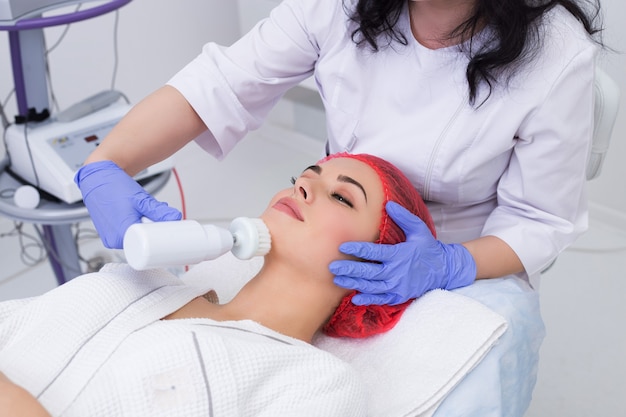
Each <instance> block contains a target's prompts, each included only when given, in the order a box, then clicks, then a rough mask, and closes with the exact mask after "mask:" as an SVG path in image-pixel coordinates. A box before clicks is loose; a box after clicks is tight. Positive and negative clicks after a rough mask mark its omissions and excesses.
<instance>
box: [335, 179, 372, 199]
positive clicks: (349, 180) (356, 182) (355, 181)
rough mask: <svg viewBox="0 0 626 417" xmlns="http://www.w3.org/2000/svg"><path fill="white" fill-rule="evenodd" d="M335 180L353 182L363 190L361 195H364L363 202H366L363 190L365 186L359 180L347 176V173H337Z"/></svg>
mask: <svg viewBox="0 0 626 417" xmlns="http://www.w3.org/2000/svg"><path fill="white" fill-rule="evenodd" d="M337 181H341V182H347V183H348V184H354V185H356V186H357V187H359V188H360V189H361V191H363V196H364V197H365V202H367V193H366V192H365V188H363V186H362V185H361V183H360V182H358V181H357V180H355V179H354V178H352V177H348V176H347V175H339V176H338V177H337Z"/></svg>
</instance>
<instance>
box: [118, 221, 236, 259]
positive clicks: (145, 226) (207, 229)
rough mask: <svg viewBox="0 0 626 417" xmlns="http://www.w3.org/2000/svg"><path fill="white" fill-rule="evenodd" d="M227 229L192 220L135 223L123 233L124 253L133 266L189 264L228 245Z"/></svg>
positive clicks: (222, 251)
mask: <svg viewBox="0 0 626 417" xmlns="http://www.w3.org/2000/svg"><path fill="white" fill-rule="evenodd" d="M233 244H234V239H233V235H232V234H231V232H230V231H228V230H227V229H223V228H221V227H217V226H214V225H211V224H207V225H202V224H200V223H198V222H197V221H195V220H180V221H169V222H153V223H136V224H133V225H132V226H130V227H129V228H128V230H127V231H126V234H125V235H124V255H125V256H126V261H127V262H128V264H129V265H130V266H131V267H133V268H134V269H136V270H143V269H150V268H160V267H168V266H178V265H192V264H197V263H199V262H202V261H206V260H211V259H215V258H218V257H220V256H222V255H224V254H225V253H226V252H228V251H229V250H231V249H232V247H233Z"/></svg>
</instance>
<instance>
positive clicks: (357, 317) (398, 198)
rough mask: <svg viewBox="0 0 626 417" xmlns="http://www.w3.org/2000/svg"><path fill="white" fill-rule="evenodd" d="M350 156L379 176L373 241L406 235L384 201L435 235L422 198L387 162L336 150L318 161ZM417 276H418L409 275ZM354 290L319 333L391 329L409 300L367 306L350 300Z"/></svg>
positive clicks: (335, 334)
mask: <svg viewBox="0 0 626 417" xmlns="http://www.w3.org/2000/svg"><path fill="white" fill-rule="evenodd" d="M335 158H352V159H356V160H359V161H361V162H364V163H366V164H367V165H369V166H370V167H372V169H374V171H376V173H377V174H378V177H379V178H380V180H381V182H382V186H383V194H384V202H383V207H382V219H381V222H380V227H379V238H378V240H377V241H376V242H375V243H381V244H396V243H400V242H404V241H405V240H406V236H405V235H404V232H403V231H402V229H401V228H400V227H399V226H398V225H397V224H396V223H395V222H394V221H393V220H391V218H390V217H389V215H388V214H387V211H386V210H385V205H386V204H387V202H388V201H395V202H396V203H398V204H400V205H402V206H404V207H405V208H406V209H407V210H409V211H410V212H411V213H413V214H415V215H416V216H418V217H419V218H421V219H422V220H423V221H424V223H425V224H426V225H427V226H428V228H429V229H430V231H431V233H432V234H433V236H436V232H435V225H434V223H433V220H432V218H431V216H430V213H429V212H428V208H427V207H426V204H425V203H424V200H423V199H422V197H421V196H420V194H419V193H418V192H417V190H416V189H415V187H414V186H413V184H411V181H409V179H408V178H407V177H406V176H405V175H404V174H403V173H402V171H400V170H399V169H398V168H397V167H395V166H394V165H393V164H391V163H390V162H387V161H386V160H384V159H381V158H379V157H376V156H373V155H369V154H349V153H344V152H342V153H336V154H332V155H329V156H327V157H326V158H323V159H322V160H320V161H319V162H318V164H323V163H324V162H326V161H328V160H329V159H335ZM412 278H413V279H419V278H418V277H412ZM355 294H356V291H353V292H352V293H350V294H348V295H347V296H346V297H344V298H343V299H342V300H341V303H340V304H339V306H338V307H337V309H336V310H335V312H334V314H333V315H332V316H331V318H330V319H329V320H328V322H327V323H326V325H325V326H324V327H323V329H322V330H323V332H324V333H326V334H327V335H329V336H333V337H352V338H361V337H368V336H373V335H376V334H380V333H384V332H386V331H387V330H389V329H391V328H393V327H394V326H395V325H396V323H397V322H398V320H400V317H401V316H402V313H404V311H405V310H406V308H407V307H408V306H409V304H410V303H411V302H412V301H413V300H409V301H406V302H405V303H402V304H398V305H369V306H358V305H355V304H353V303H352V297H353V296H354V295H355Z"/></svg>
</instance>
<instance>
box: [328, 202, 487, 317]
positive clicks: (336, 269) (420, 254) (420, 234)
mask: <svg viewBox="0 0 626 417" xmlns="http://www.w3.org/2000/svg"><path fill="white" fill-rule="evenodd" d="M386 210H387V213H388V214H389V216H390V217H391V218H392V219H393V220H394V221H395V222H396V223H397V224H398V226H400V227H401V228H402V230H403V231H404V234H405V235H406V241H405V242H401V243H398V244H396V245H380V244H375V243H369V242H346V243H343V244H342V245H341V246H340V248H339V250H340V251H341V252H343V253H345V254H347V255H354V256H356V257H358V258H361V259H365V260H369V261H375V262H377V263H374V262H361V261H348V260H340V261H333V262H331V264H330V267H329V269H330V271H331V272H332V273H333V274H335V284H337V285H338V286H340V287H344V288H348V289H353V290H357V291H358V292H359V293H358V294H356V295H355V296H354V297H353V298H352V302H353V303H354V304H357V305H368V304H400V303H403V302H405V301H407V300H409V299H412V298H417V297H419V296H421V295H422V294H424V293H425V292H426V291H429V290H432V289H435V288H443V289H448V290H449V289H453V288H459V287H464V286H466V285H470V284H471V283H472V282H474V280H475V279H476V263H475V262H474V258H473V257H472V255H471V254H470V253H469V251H468V250H467V249H465V247H464V246H463V245H460V244H456V243H454V244H445V243H442V242H440V241H438V240H436V239H435V238H434V237H433V235H432V233H431V232H430V230H429V229H428V226H426V224H425V223H424V222H423V221H422V219H420V218H419V217H417V216H415V215H413V213H411V212H410V211H408V210H407V209H405V208H404V207H402V206H401V205H399V204H397V203H394V202H392V201H390V202H388V203H387V206H386Z"/></svg>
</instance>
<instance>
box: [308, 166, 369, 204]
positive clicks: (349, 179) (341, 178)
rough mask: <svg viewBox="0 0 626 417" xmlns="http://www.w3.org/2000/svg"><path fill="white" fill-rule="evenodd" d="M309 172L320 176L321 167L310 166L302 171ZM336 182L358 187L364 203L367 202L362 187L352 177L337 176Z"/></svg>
mask: <svg viewBox="0 0 626 417" xmlns="http://www.w3.org/2000/svg"><path fill="white" fill-rule="evenodd" d="M308 170H311V171H313V172H315V173H316V174H317V175H320V174H321V173H322V167H321V166H319V165H311V166H308V167H306V168H305V169H304V171H302V172H305V171H308ZM337 181H341V182H346V183H348V184H353V185H356V186H357V187H359V188H360V189H361V191H363V196H364V197H365V202H367V193H366V192H365V188H363V186H362V185H361V183H360V182H358V181H357V180H355V179H354V178H352V177H348V176H347V175H339V176H338V177H337Z"/></svg>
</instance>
